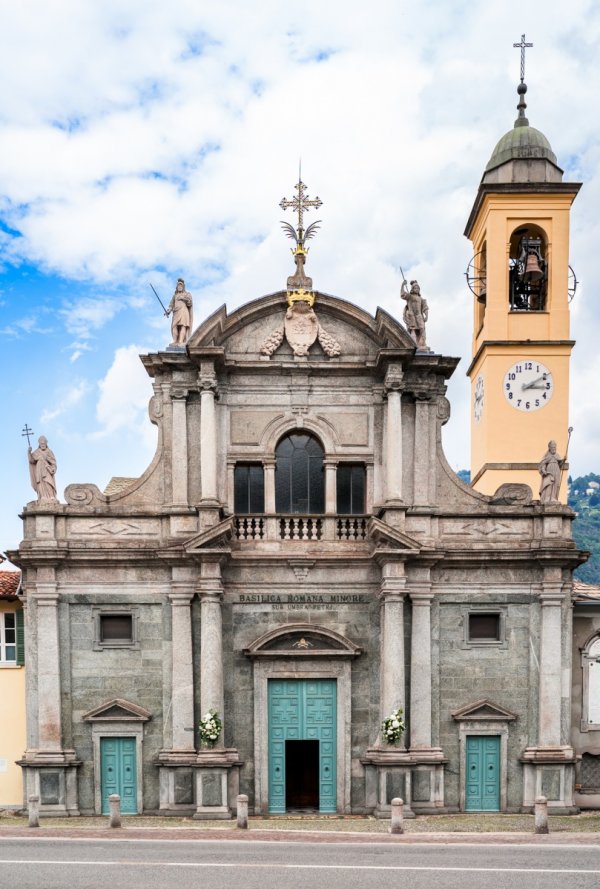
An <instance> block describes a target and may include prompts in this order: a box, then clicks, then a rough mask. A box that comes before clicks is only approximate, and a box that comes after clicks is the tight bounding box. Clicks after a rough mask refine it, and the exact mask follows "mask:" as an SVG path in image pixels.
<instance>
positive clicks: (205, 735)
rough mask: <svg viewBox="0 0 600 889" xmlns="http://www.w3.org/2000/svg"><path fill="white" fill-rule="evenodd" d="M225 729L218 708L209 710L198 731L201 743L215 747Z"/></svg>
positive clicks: (204, 745)
mask: <svg viewBox="0 0 600 889" xmlns="http://www.w3.org/2000/svg"><path fill="white" fill-rule="evenodd" d="M222 729H223V723H222V722H221V720H220V718H219V714H218V713H217V711H216V710H209V711H208V713H205V714H204V716H203V717H202V719H201V720H200V723H199V725H198V733H199V734H200V743H201V744H202V746H203V747H214V746H215V744H216V743H217V741H218V740H219V735H220V734H221V731H222Z"/></svg>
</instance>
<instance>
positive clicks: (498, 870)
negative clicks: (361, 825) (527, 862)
mask: <svg viewBox="0 0 600 889" xmlns="http://www.w3.org/2000/svg"><path fill="white" fill-rule="evenodd" d="M0 863H1V864H27V865H30V866H31V865H35V864H45V865H53V866H59V865H60V866H64V865H69V866H73V865H74V866H76V867H196V868H215V867H222V868H224V867H227V868H236V867H238V868H244V869H248V868H254V869H257V870H336V871H337V870H386V871H387V870H392V871H454V872H458V873H480V874H482V873H485V874H502V873H507V874H508V873H510V874H599V875H600V870H585V869H582V868H578V869H576V868H558V867H543V868H535V867H447V866H443V867H442V866H440V867H435V866H420V865H410V864H407V865H401V864H400V865H396V864H266V863H262V864H261V863H256V862H238V863H235V862H232V861H218V862H215V861H69V860H63V861H57V860H56V859H55V858H52V859H48V860H44V859H40V858H14V859H10V858H2V859H0Z"/></svg>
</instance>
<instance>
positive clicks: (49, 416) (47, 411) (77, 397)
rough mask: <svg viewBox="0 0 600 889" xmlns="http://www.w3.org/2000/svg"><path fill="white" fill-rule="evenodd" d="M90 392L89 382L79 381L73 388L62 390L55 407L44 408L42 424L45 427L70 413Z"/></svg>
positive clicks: (41, 417) (41, 418)
mask: <svg viewBox="0 0 600 889" xmlns="http://www.w3.org/2000/svg"><path fill="white" fill-rule="evenodd" d="M89 391H90V384H89V383H88V382H87V380H79V381H78V382H76V383H74V384H73V385H72V386H69V387H68V388H66V389H63V390H61V391H60V392H59V393H58V395H57V398H56V403H55V405H54V407H51V408H44V410H43V411H42V413H41V416H40V423H41V424H43V425H45V424H46V423H51V422H52V421H53V420H56V419H57V418H58V417H61V416H62V415H63V414H66V413H67V412H68V411H70V410H71V409H72V408H74V407H75V406H76V405H78V404H79V403H80V402H81V400H82V399H83V398H84V397H85V396H86V395H87V393H88V392H89Z"/></svg>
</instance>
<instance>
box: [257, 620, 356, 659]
mask: <svg viewBox="0 0 600 889" xmlns="http://www.w3.org/2000/svg"><path fill="white" fill-rule="evenodd" d="M361 653H362V649H361V648H359V647H358V645H355V644H354V642H351V641H350V640H349V639H347V638H346V637H345V636H342V635H341V634H340V633H336V632H335V631H334V630H330V629H329V628H328V627H320V626H317V625H315V624H306V623H297V624H287V625H286V626H284V627H278V628H277V629H276V630H270V631H269V632H268V633H264V634H263V635H262V636H259V638H258V639H256V640H255V641H254V642H253V643H252V645H250V646H249V647H248V648H244V654H245V655H246V656H247V657H298V656H300V657H314V656H315V655H317V656H318V655H320V656H323V655H326V656H327V657H358V655H359V654H361Z"/></svg>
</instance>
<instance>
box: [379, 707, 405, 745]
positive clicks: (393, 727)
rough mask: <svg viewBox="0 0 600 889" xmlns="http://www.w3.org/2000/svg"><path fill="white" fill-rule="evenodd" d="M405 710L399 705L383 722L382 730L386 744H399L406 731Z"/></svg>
mask: <svg viewBox="0 0 600 889" xmlns="http://www.w3.org/2000/svg"><path fill="white" fill-rule="evenodd" d="M403 712H404V711H403V710H402V707H397V708H396V710H392V712H391V713H390V715H389V716H386V718H385V719H384V720H383V722H382V723H381V732H382V735H383V738H384V740H385V742H386V744H397V743H398V742H399V741H400V740H401V738H402V734H403V732H404V720H403V719H402V714H403Z"/></svg>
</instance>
